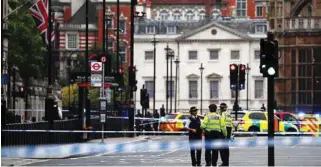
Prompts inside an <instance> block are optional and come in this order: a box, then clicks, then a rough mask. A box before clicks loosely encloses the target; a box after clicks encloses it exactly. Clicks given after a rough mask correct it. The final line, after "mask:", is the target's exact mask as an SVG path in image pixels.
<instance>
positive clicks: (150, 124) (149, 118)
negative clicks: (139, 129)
mask: <svg viewBox="0 0 321 167" xmlns="http://www.w3.org/2000/svg"><path fill="white" fill-rule="evenodd" d="M145 118H147V119H145V121H144V123H143V124H144V127H145V128H144V129H145V131H153V130H154V128H153V115H152V114H151V113H150V112H149V111H147V113H146V117H145Z"/></svg>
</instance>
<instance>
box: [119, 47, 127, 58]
mask: <svg viewBox="0 0 321 167" xmlns="http://www.w3.org/2000/svg"><path fill="white" fill-rule="evenodd" d="M119 56H120V57H121V59H122V62H123V63H126V62H127V57H126V45H125V43H124V42H120V43H119Z"/></svg>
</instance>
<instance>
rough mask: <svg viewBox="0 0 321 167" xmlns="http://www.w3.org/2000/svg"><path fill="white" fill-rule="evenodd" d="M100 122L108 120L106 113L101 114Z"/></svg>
mask: <svg viewBox="0 0 321 167" xmlns="http://www.w3.org/2000/svg"><path fill="white" fill-rule="evenodd" d="M100 122H101V123H105V122H106V114H100Z"/></svg>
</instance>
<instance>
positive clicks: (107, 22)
mask: <svg viewBox="0 0 321 167" xmlns="http://www.w3.org/2000/svg"><path fill="white" fill-rule="evenodd" d="M107 17H108V16H107ZM107 27H108V29H110V28H113V19H106V24H105V29H107Z"/></svg>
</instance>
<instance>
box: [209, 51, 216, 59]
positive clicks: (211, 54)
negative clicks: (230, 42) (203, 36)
mask: <svg viewBox="0 0 321 167" xmlns="http://www.w3.org/2000/svg"><path fill="white" fill-rule="evenodd" d="M210 60H218V51H217V50H211V51H210Z"/></svg>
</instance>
